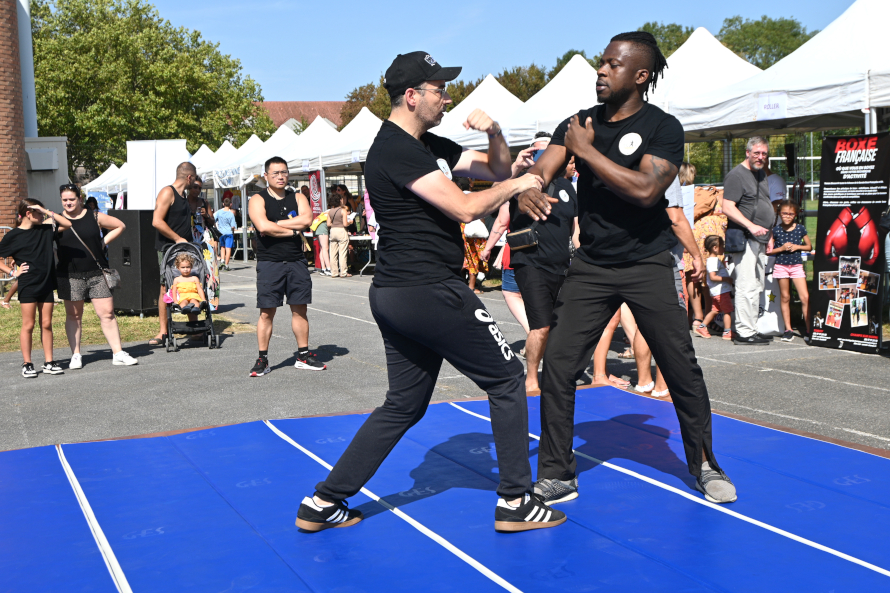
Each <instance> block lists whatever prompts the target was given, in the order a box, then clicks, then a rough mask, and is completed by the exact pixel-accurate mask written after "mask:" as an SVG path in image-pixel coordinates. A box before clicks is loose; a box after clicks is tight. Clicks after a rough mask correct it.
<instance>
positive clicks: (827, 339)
mask: <svg viewBox="0 0 890 593" xmlns="http://www.w3.org/2000/svg"><path fill="white" fill-rule="evenodd" d="M821 171H822V179H821V181H820V183H819V214H818V217H817V226H816V257H815V260H814V262H813V280H812V285H811V288H810V317H811V319H812V332H811V338H810V344H813V345H816V346H824V347H827V348H843V349H845V350H855V351H858V352H868V353H873V354H876V353H877V352H878V348H879V347H880V343H881V324H882V323H883V320H882V319H881V317H882V315H881V313H882V309H883V307H882V304H883V290H884V289H883V282H882V280H883V275H884V274H885V273H886V265H885V263H884V262H885V258H886V254H885V253H884V241H883V233H882V232H881V229H880V227H879V226H878V223H879V222H880V220H881V215H882V214H883V212H884V211H885V210H886V209H887V205H888V199H890V193H888V185H890V133H888V132H882V133H880V134H868V135H863V136H828V137H826V138H825V139H824V140H823V141H822V169H821Z"/></svg>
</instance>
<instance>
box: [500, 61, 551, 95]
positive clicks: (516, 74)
mask: <svg viewBox="0 0 890 593" xmlns="http://www.w3.org/2000/svg"><path fill="white" fill-rule="evenodd" d="M495 78H496V79H497V81H498V82H499V83H501V85H502V86H503V87H504V88H505V89H507V90H508V91H510V92H511V93H513V94H514V95H516V96H517V97H519V99H520V100H521V101H523V102H525V101H528V100H529V99H531V98H532V97H533V96H534V94H535V93H537V92H538V91H540V90H541V89H542V88H544V85H545V84H547V73H546V72H545V71H544V70H542V69H541V68H539V67H538V66H536V65H535V64H534V63H532V64H531V65H530V66H514V67H513V68H510V69H506V68H505V69H504V71H503V72H501V73H500V74H498V75H497V76H495Z"/></svg>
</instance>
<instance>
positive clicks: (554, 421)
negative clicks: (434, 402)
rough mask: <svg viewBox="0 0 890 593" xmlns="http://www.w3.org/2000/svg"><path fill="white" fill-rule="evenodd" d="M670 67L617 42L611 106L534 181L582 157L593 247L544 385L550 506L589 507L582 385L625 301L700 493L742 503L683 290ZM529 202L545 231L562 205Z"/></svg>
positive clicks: (566, 289) (561, 138)
mask: <svg viewBox="0 0 890 593" xmlns="http://www.w3.org/2000/svg"><path fill="white" fill-rule="evenodd" d="M666 64H667V62H666V60H665V58H664V56H663V55H662V53H661V51H660V50H659V49H658V44H657V43H656V41H655V38H654V37H653V36H652V35H650V34H649V33H645V32H633V33H622V34H620V35H616V36H615V37H613V38H612V42H611V43H610V44H609V45H608V46H607V47H606V49H605V51H604V52H603V57H602V61H601V66H600V68H599V70H598V71H597V82H596V96H597V100H598V101H599V102H600V103H602V104H601V105H597V106H595V107H593V108H591V109H585V110H582V111H581V112H580V113H579V114H578V115H575V116H573V117H572V118H570V119H569V120H566V121H564V122H563V123H561V124H560V125H559V126H558V127H557V128H556V132H555V133H554V134H553V140H552V141H551V142H550V146H548V148H547V150H546V151H545V152H544V154H543V155H541V158H540V159H538V162H537V163H536V164H535V165H534V166H533V167H531V169H530V170H529V172H530V173H534V174H537V175H541V176H542V177H543V178H544V180H545V181H548V180H550V179H552V178H553V177H555V176H556V175H558V174H559V173H561V172H562V171H563V167H565V164H566V162H567V161H568V159H569V158H570V157H571V156H573V155H574V157H575V166H576V167H577V169H578V174H579V178H578V200H579V213H578V220H579V226H580V229H581V237H580V243H581V246H580V248H579V249H578V252H577V257H576V258H575V259H574V260H573V261H572V266H571V268H569V272H568V275H567V276H566V279H565V282H564V283H563V286H562V290H561V291H560V293H559V298H558V300H557V303H556V308H555V309H554V311H553V322H552V325H551V327H550V338H549V341H548V343H547V351H546V352H545V354H544V374H543V378H542V381H541V444H540V449H539V452H538V482H537V483H536V484H535V492H536V493H538V494H540V495H541V496H542V497H543V499H544V500H545V501H548V502H550V503H557V502H563V501H566V500H571V499H573V498H576V497H577V496H578V478H577V474H576V462H575V456H574V454H573V452H572V440H573V436H574V426H573V425H574V411H575V410H574V406H575V380H576V379H577V378H578V377H579V376H580V374H581V373H582V372H583V370H584V368H585V367H586V366H587V363H588V361H589V360H590V356H591V354H592V353H593V350H594V348H595V347H596V344H597V342H598V340H599V337H600V335H602V332H603V329H604V328H605V327H606V324H607V323H608V322H609V320H610V319H611V318H612V316H613V315H614V314H615V311H616V310H618V308H619V307H620V306H621V303H622V302H626V303H627V305H628V307H630V310H631V311H632V312H633V314H634V317H635V318H636V321H637V324H638V327H639V330H640V332H641V333H642V336H643V337H644V338H645V339H646V342H647V343H648V344H649V346H650V348H651V349H652V354H653V355H654V356H655V360H657V361H658V364H659V367H660V368H661V371H662V373H663V375H664V379H665V381H666V382H667V386H668V388H669V389H670V393H671V396H672V398H673V402H674V407H675V408H676V412H677V418H678V420H679V423H680V432H681V435H682V437H683V447H684V450H685V453H686V463H687V467H688V468H689V473H691V474H692V475H693V476H694V477H695V478H696V482H695V487H696V489H698V490H699V491H701V492H702V493H703V494H704V496H705V498H707V499H708V500H709V501H711V502H716V503H728V502H733V501H735V500H736V489H735V486H734V485H733V484H732V482H731V481H730V480H729V478H728V477H727V476H726V474H725V473H723V471H722V470H721V469H720V466H718V465H717V461H716V460H715V459H714V453H713V451H712V449H711V404H710V400H709V399H708V389H707V387H706V386H705V380H704V377H703V375H702V370H701V368H700V367H699V366H698V363H697V362H696V360H695V351H694V349H693V347H692V338H691V336H690V334H689V327H688V325H687V316H686V309H685V307H684V306H683V305H682V304H680V302H679V300H678V298H677V291H676V289H675V284H674V271H675V269H676V268H675V267H674V263H673V262H674V260H673V258H672V256H671V248H673V247H674V246H675V245H676V244H677V238H676V236H675V235H674V233H673V231H672V230H671V228H672V223H671V219H670V217H669V216H668V213H667V206H668V201H667V200H666V199H665V191H666V190H667V189H668V187H669V186H670V185H671V183H672V182H673V181H674V179H675V178H676V176H677V171H678V168H679V166H680V164H681V162H682V161H683V142H684V136H683V126H682V125H681V124H680V122H679V121H677V119H676V118H675V117H673V116H671V115H668V114H666V113H664V112H663V111H662V110H660V109H658V108H657V107H655V106H653V105H650V104H649V103H647V102H646V100H645V98H644V97H645V95H646V93H647V91H648V90H649V87H650V85H652V86H654V85H655V82H656V81H657V80H658V77H659V76H660V75H661V73H662V71H663V69H664V67H665V66H666ZM517 201H518V204H519V209H520V211H522V212H525V213H526V214H528V215H529V216H531V218H533V219H535V220H538V219H542V218H546V217H547V216H548V215H551V213H552V210H551V205H550V203H549V202H553V201H554V200H553V199H548V198H547V197H546V196H544V195H542V194H541V192H540V191H538V190H535V189H532V190H529V191H527V192H525V193H524V194H523V195H521V196H520V197H519V199H518V200H517Z"/></svg>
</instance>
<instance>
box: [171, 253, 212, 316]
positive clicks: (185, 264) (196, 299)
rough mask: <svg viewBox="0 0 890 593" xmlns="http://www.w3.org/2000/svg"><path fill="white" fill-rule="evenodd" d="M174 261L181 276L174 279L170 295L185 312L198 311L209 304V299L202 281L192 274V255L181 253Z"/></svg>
mask: <svg viewBox="0 0 890 593" xmlns="http://www.w3.org/2000/svg"><path fill="white" fill-rule="evenodd" d="M174 262H175V265H176V269H177V270H179V273H180V276H179V277H178V278H176V279H174V280H173V286H171V287H170V296H171V297H172V298H173V302H174V303H176V304H177V305H179V308H180V309H181V310H182V312H183V313H198V312H199V311H200V310H201V309H203V308H204V307H206V306H207V300H206V297H205V296H204V289H203V288H202V287H201V282H200V281H199V280H198V278H197V277H195V276H192V257H191V256H190V255H189V254H188V253H180V254H179V255H177V256H176V259H175V260H174Z"/></svg>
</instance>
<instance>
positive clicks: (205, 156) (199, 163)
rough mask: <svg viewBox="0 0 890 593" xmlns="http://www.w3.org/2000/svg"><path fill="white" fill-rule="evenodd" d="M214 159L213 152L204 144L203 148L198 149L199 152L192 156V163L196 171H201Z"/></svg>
mask: <svg viewBox="0 0 890 593" xmlns="http://www.w3.org/2000/svg"><path fill="white" fill-rule="evenodd" d="M212 159H213V151H212V150H210V148H208V147H207V145H206V144H202V145H201V148H199V149H198V152H196V153H195V154H193V155H192V158H191V163H192V164H193V165H194V166H195V168H196V169H200V168H201V167H203V166H204V165H206V164H207V163H209V162H210V161H211V160H212Z"/></svg>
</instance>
